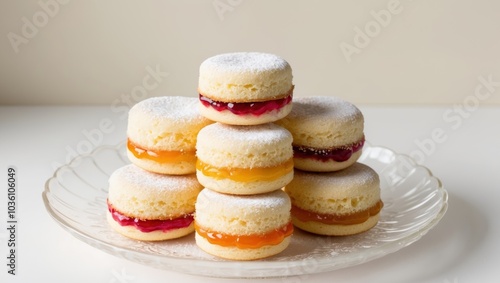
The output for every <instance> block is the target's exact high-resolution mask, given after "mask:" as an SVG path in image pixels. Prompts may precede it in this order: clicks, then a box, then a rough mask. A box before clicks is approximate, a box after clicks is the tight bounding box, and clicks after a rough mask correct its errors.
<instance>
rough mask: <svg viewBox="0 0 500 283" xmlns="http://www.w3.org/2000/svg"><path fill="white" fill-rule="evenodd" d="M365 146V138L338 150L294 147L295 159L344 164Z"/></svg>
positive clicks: (337, 148)
mask: <svg viewBox="0 0 500 283" xmlns="http://www.w3.org/2000/svg"><path fill="white" fill-rule="evenodd" d="M364 144H365V139H364V138H363V139H362V140H360V141H359V142H357V143H355V144H352V145H349V146H342V147H336V148H328V149H321V148H313V147H306V146H295V145H294V146H293V157H297V158H312V159H315V160H318V161H323V162H326V161H330V160H334V161H336V162H343V161H346V160H348V159H349V158H351V156H352V155H353V153H355V152H357V151H359V150H361V149H362V148H363V145H364Z"/></svg>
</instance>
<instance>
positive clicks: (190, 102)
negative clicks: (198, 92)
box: [129, 96, 205, 125]
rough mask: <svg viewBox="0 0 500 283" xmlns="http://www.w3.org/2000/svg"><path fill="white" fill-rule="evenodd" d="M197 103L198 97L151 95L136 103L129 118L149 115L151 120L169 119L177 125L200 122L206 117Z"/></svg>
mask: <svg viewBox="0 0 500 283" xmlns="http://www.w3.org/2000/svg"><path fill="white" fill-rule="evenodd" d="M197 104H198V99H197V98H196V97H186V96H160V97H151V98H148V99H145V100H142V101H140V102H138V103H136V104H135V105H134V106H133V107H132V108H131V109H130V111H129V118H130V119H134V118H135V117H136V116H139V117H141V118H144V117H147V118H148V119H149V120H150V121H169V122H172V123H175V124H177V125H178V124H179V123H180V124H186V123H196V122H198V123H199V122H202V121H203V120H205V118H204V117H202V116H201V115H199V113H198V110H197Z"/></svg>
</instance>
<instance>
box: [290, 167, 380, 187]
mask: <svg viewBox="0 0 500 283" xmlns="http://www.w3.org/2000/svg"><path fill="white" fill-rule="evenodd" d="M295 178H301V179H302V181H303V182H304V183H308V184H319V185H320V186H321V187H331V188H339V189H349V188H357V187H362V186H373V185H378V183H379V176H378V174H377V173H376V172H375V170H373V169H372V168H370V167H369V166H367V165H365V164H362V163H354V164H353V165H351V166H349V167H347V168H346V169H343V170H340V171H335V172H328V173H312V172H304V171H300V170H296V171H295Z"/></svg>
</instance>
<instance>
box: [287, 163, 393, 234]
mask: <svg viewBox="0 0 500 283" xmlns="http://www.w3.org/2000/svg"><path fill="white" fill-rule="evenodd" d="M379 183H380V181H379V177H378V175H377V173H376V172H375V171H374V170H373V169H371V168H370V167H368V166H366V165H364V164H361V163H354V164H353V165H351V166H349V167H348V168H346V169H344V170H341V171H336V172H327V173H324V172H323V173H316V172H305V171H300V170H296V172H295V177H294V179H293V181H292V182H290V184H288V185H287V186H286V187H285V192H286V193H287V194H288V195H289V196H290V199H291V200H292V221H293V224H294V225H295V226H296V227H298V228H300V229H302V230H304V231H308V232H311V233H315V234H320V235H329V236H344V235H353V234H357V233H361V232H364V231H367V230H369V229H371V228H372V227H373V226H375V225H376V224H377V222H378V220H379V213H380V211H381V209H382V207H383V203H382V201H381V199H380V185H379Z"/></svg>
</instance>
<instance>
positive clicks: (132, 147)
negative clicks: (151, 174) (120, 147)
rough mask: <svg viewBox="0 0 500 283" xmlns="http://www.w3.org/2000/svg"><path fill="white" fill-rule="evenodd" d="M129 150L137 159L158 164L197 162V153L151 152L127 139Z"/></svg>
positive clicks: (182, 151)
mask: <svg viewBox="0 0 500 283" xmlns="http://www.w3.org/2000/svg"><path fill="white" fill-rule="evenodd" d="M127 148H128V150H129V151H130V152H131V153H132V154H133V155H134V156H135V157H136V158H137V159H148V160H151V161H155V162H158V163H177V162H195V161H196V151H195V150H192V151H186V150H180V151H176V150H149V149H145V148H142V147H140V146H139V145H137V144H135V143H134V142H132V141H131V140H130V139H127Z"/></svg>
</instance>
